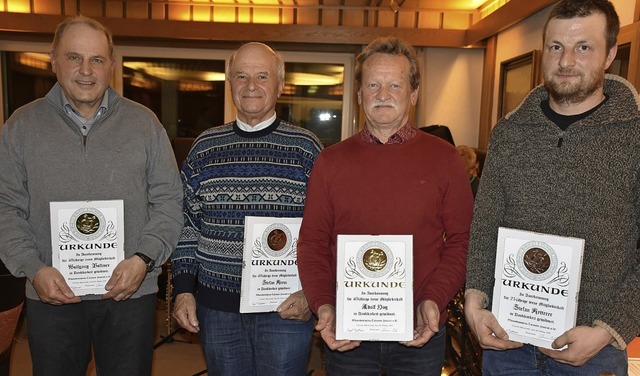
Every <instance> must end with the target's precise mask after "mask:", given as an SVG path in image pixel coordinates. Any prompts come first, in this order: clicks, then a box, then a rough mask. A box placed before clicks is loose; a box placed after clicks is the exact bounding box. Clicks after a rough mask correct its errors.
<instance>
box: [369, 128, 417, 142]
mask: <svg viewBox="0 0 640 376" xmlns="http://www.w3.org/2000/svg"><path fill="white" fill-rule="evenodd" d="M417 133H418V131H417V130H416V129H415V128H414V127H412V126H411V125H409V123H407V124H405V125H404V126H403V127H402V128H400V129H398V131H397V132H396V133H394V134H392V135H391V136H389V139H388V140H387V142H386V143H385V144H404V143H405V142H407V141H409V140H411V139H412V138H414V137H415V136H416V134H417ZM360 138H362V140H363V141H364V142H368V143H371V144H383V143H382V142H381V141H380V140H379V139H378V138H377V137H376V136H374V135H373V134H372V133H371V132H370V131H369V128H368V127H367V126H365V127H364V130H363V131H362V132H360Z"/></svg>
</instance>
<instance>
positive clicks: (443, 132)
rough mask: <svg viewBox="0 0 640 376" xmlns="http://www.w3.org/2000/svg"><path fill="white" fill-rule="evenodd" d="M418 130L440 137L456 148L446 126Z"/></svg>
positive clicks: (437, 125) (428, 126)
mask: <svg viewBox="0 0 640 376" xmlns="http://www.w3.org/2000/svg"><path fill="white" fill-rule="evenodd" d="M418 129H420V130H421V131H423V132H427V133H429V134H432V135H434V136H436V137H440V138H441V139H443V140H445V141H448V142H449V143H450V144H451V145H453V146H456V144H455V142H453V135H452V134H451V130H450V129H449V127H447V126H446V125H440V124H434V125H427V126H425V127H420V128H418Z"/></svg>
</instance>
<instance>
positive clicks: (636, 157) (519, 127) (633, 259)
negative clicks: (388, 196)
mask: <svg viewBox="0 0 640 376" xmlns="http://www.w3.org/2000/svg"><path fill="white" fill-rule="evenodd" d="M618 30H619V20H618V16H617V14H616V12H615V9H614V8H613V5H612V4H611V3H610V2H608V1H606V0H563V1H560V2H559V3H558V4H557V5H556V6H555V7H554V9H553V10H552V11H551V13H550V15H549V19H548V21H547V23H546V25H545V28H544V36H543V40H544V46H543V58H542V62H543V63H542V65H543V71H544V86H539V87H537V88H536V89H534V90H533V91H532V92H531V93H530V94H529V95H528V97H527V98H525V99H524V101H523V102H522V103H521V104H520V106H519V107H518V108H516V109H515V110H514V111H513V112H511V113H509V114H508V115H506V116H505V117H504V118H503V119H502V120H500V121H499V123H498V124H497V125H496V127H495V130H494V131H493V133H492V135H491V140H490V144H489V151H488V155H487V160H486V164H485V167H484V170H483V174H482V182H481V184H480V188H479V191H478V196H477V198H476V207H475V212H474V219H473V225H472V228H471V239H470V242H469V253H468V265H467V267H468V272H467V281H466V288H467V290H466V295H465V296H466V298H465V315H466V319H467V321H468V322H469V325H470V326H471V328H472V330H473V331H474V333H475V334H476V335H477V337H478V340H479V342H480V344H481V346H482V347H483V348H484V349H485V350H484V354H483V375H507V374H509V375H539V374H547V375H599V374H604V373H603V372H605V373H606V372H612V373H613V374H615V375H618V376H620V375H626V374H627V355H626V353H625V351H624V349H625V348H626V346H627V344H628V343H629V342H630V341H631V340H632V339H634V338H635V337H636V335H638V334H639V333H640V299H638V296H639V294H640V262H639V258H638V257H637V251H636V243H637V240H638V238H639V233H638V225H639V221H640V112H639V106H640V104H639V103H638V96H637V93H636V91H635V89H634V88H633V87H632V86H631V84H630V83H629V82H627V81H625V80H624V79H622V78H620V77H617V76H610V75H605V73H604V72H605V70H606V69H607V68H608V67H609V65H610V64H611V62H612V61H613V59H614V57H615V55H616V52H617V46H616V37H617V33H618ZM498 227H509V228H515V229H520V230H526V231H533V232H539V233H546V234H554V235H561V236H567V237H576V238H582V239H584V240H585V247H584V259H583V267H582V280H581V283H580V292H579V300H578V307H577V324H576V327H574V328H572V329H570V330H568V331H566V332H565V333H564V334H562V335H560V336H559V337H558V338H556V339H555V340H554V341H553V344H552V347H553V349H544V348H538V347H535V346H532V345H530V344H525V345H523V344H522V343H518V342H512V341H509V339H508V335H507V332H506V331H505V330H504V329H503V327H502V326H501V325H500V323H498V322H497V320H496V318H495V316H494V315H493V314H492V313H491V311H490V309H491V307H490V306H491V302H492V300H494V301H495V299H496V297H493V296H492V293H493V284H494V268H495V258H496V246H497V245H496V241H497V235H498ZM574 277H575V276H574ZM565 346H566V347H565ZM561 348H563V349H562V350H560V349H561ZM607 374H608V373H607Z"/></svg>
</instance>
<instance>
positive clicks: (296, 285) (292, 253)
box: [240, 217, 302, 313]
mask: <svg viewBox="0 0 640 376" xmlns="http://www.w3.org/2000/svg"><path fill="white" fill-rule="evenodd" d="M244 223H245V225H244V234H245V237H244V255H243V256H244V257H243V261H242V283H241V287H240V312H241V313H251V312H273V311H275V310H276V308H278V305H280V303H282V302H283V301H284V300H285V299H287V298H288V297H289V295H291V294H293V293H294V292H296V291H299V290H300V289H301V288H302V287H301V284H300V278H299V277H298V260H297V255H298V248H297V245H298V233H299V232H300V225H301V224H302V218H273V217H245V222H244Z"/></svg>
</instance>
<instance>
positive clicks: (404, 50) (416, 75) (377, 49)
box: [355, 37, 420, 91]
mask: <svg viewBox="0 0 640 376" xmlns="http://www.w3.org/2000/svg"><path fill="white" fill-rule="evenodd" d="M376 53H381V54H389V55H402V56H404V57H406V58H407V60H408V61H409V84H410V85H411V91H415V90H416V89H417V88H418V87H419V86H420V67H419V65H418V58H417V56H416V50H415V49H414V48H413V47H412V46H411V45H410V44H409V43H407V42H406V41H404V40H402V39H400V38H395V37H381V38H378V39H375V40H374V41H373V42H371V43H369V45H367V47H365V48H364V50H362V52H361V53H360V54H359V55H358V57H356V71H355V76H356V87H357V88H358V89H359V88H360V85H362V66H363V65H364V62H365V61H367V59H368V58H370V57H371V55H373V54H376Z"/></svg>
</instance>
